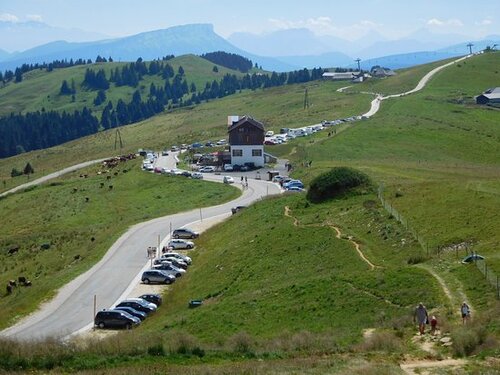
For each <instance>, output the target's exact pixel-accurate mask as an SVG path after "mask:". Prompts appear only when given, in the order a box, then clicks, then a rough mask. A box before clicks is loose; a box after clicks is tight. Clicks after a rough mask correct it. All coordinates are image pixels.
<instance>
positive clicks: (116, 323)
mask: <svg viewBox="0 0 500 375" xmlns="http://www.w3.org/2000/svg"><path fill="white" fill-rule="evenodd" d="M140 323H141V320H140V319H139V318H136V317H135V316H132V315H130V314H129V313H127V312H125V311H120V310H101V311H99V312H98V313H97V314H96V315H95V317H94V324H95V325H96V326H97V327H99V328H106V327H110V328H111V327H112V328H127V329H130V328H132V327H135V326H137V325H138V324H140Z"/></svg>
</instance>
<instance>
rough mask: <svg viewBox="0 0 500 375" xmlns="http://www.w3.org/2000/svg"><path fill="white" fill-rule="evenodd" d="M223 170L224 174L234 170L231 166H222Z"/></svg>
mask: <svg viewBox="0 0 500 375" xmlns="http://www.w3.org/2000/svg"><path fill="white" fill-rule="evenodd" d="M224 170H225V171H226V172H232V171H233V170H234V168H233V165H232V164H224Z"/></svg>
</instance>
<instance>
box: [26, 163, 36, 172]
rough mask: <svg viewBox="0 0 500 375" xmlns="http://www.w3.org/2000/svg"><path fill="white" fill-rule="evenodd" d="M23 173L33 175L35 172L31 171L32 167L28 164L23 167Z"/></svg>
mask: <svg viewBox="0 0 500 375" xmlns="http://www.w3.org/2000/svg"><path fill="white" fill-rule="evenodd" d="M23 173H24V174H33V173H35V170H34V169H33V167H32V166H31V164H30V163H29V162H28V163H27V164H26V166H25V167H24V171H23Z"/></svg>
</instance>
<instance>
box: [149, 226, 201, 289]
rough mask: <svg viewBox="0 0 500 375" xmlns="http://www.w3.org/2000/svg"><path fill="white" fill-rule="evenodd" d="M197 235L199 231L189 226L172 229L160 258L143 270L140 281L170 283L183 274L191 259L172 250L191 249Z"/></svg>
mask: <svg viewBox="0 0 500 375" xmlns="http://www.w3.org/2000/svg"><path fill="white" fill-rule="evenodd" d="M198 237H199V233H198V232H195V231H193V230H191V229H189V228H179V229H176V230H174V231H173V233H172V239H171V240H170V241H169V242H168V244H167V245H166V246H165V247H164V248H163V254H162V256H161V257H160V258H158V259H155V260H154V265H153V267H152V268H151V269H149V270H147V271H144V272H143V274H142V277H141V281H142V282H143V283H144V284H151V283H158V284H172V283H174V282H175V280H176V279H177V278H179V277H181V276H182V275H184V274H185V273H186V271H187V269H188V267H189V266H190V265H191V263H192V260H191V258H190V257H188V256H187V255H184V254H179V253H177V252H175V251H174V250H178V249H188V250H189V249H193V248H194V242H192V241H189V240H190V239H191V240H194V239H195V238H198Z"/></svg>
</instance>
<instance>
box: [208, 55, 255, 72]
mask: <svg viewBox="0 0 500 375" xmlns="http://www.w3.org/2000/svg"><path fill="white" fill-rule="evenodd" d="M201 57H202V58H204V59H205V60H208V61H210V62H213V63H214V64H217V65H221V66H224V67H226V68H229V69H233V70H239V71H240V72H242V73H247V72H248V71H249V70H250V69H252V67H253V63H252V60H249V59H247V58H245V57H243V56H240V55H237V54H235V53H227V52H223V51H217V52H210V53H204V54H203V55H201Z"/></svg>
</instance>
